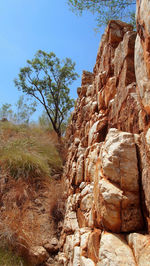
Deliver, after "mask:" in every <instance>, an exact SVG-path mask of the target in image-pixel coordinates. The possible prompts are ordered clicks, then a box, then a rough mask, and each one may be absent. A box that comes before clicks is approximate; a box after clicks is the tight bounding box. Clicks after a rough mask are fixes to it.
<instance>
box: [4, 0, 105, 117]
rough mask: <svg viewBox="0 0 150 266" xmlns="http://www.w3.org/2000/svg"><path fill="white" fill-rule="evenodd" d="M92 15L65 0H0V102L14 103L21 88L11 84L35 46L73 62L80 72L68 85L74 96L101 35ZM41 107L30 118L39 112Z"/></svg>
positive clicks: (91, 62)
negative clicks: (79, 13) (77, 11)
mask: <svg viewBox="0 0 150 266" xmlns="http://www.w3.org/2000/svg"><path fill="white" fill-rule="evenodd" d="M95 27H96V22H95V18H94V17H93V15H92V14H90V13H84V15H83V16H76V15H75V14H74V13H72V12H71V10H70V9H69V6H68V5H67V0H1V1H0V106H1V105H2V104H4V103H10V104H15V103H16V102H17V100H18V98H19V96H20V95H22V93H21V92H18V90H17V88H15V86H14V82H13V80H14V79H15V78H17V75H18V73H19V70H20V68H21V67H24V66H26V60H27V59H32V58H33V57H34V54H35V53H36V51H37V50H39V49H41V50H44V51H46V52H54V53H55V54H56V56H57V57H59V58H61V59H63V58H65V57H70V58H71V59H72V60H73V61H75V62H76V72H77V73H78V74H79V75H80V77H79V78H78V80H77V81H75V82H74V83H73V85H72V86H71V91H70V95H71V97H73V98H77V93H76V90H77V87H79V86H80V84H81V76H82V71H83V70H88V71H92V70H93V67H94V65H95V62H96V55H97V50H98V46H99V42H100V39H101V34H102V33H103V32H104V28H102V29H101V30H100V32H98V33H96V32H95V31H94V28H95ZM41 110H42V108H41V107H40V106H38V112H36V114H35V115H34V119H35V120H37V117H38V116H39V115H40V113H41Z"/></svg>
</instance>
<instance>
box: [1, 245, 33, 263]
mask: <svg viewBox="0 0 150 266" xmlns="http://www.w3.org/2000/svg"><path fill="white" fill-rule="evenodd" d="M0 266H29V264H28V265H27V263H26V262H25V261H24V260H23V258H21V257H19V256H17V255H16V254H14V252H13V251H11V250H9V249H7V248H6V247H5V248H4V247H0Z"/></svg>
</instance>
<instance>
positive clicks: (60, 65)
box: [15, 50, 78, 138]
mask: <svg viewBox="0 0 150 266" xmlns="http://www.w3.org/2000/svg"><path fill="white" fill-rule="evenodd" d="M77 77H78V75H77V73H76V72H75V63H74V62H72V60H71V59H70V58H65V59H64V60H62V61H61V60H60V59H59V58H57V57H56V55H55V54H54V53H52V52H51V53H46V52H44V51H41V50H39V51H38V52H37V53H36V54H35V57H34V58H33V59H32V60H27V66H26V67H24V68H21V69H20V73H19V76H18V79H15V85H16V87H17V88H18V89H19V90H22V91H23V92H24V93H26V94H27V95H30V96H32V97H33V98H35V99H36V100H37V101H38V102H40V104H41V105H42V106H43V107H44V109H45V111H46V113H47V115H48V117H49V120H50V122H51V123H52V126H53V129H54V130H55V132H56V133H57V135H58V137H59V138H60V137H61V125H62V123H63V121H64V119H65V117H66V116H67V114H68V111H69V110H70V109H71V108H72V107H73V106H74V100H73V99H71V98H70V96H69V92H70V89H69V87H68V86H69V85H70V84H72V82H73V81H74V80H76V79H77Z"/></svg>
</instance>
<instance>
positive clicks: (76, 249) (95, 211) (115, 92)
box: [58, 0, 150, 266]
mask: <svg viewBox="0 0 150 266" xmlns="http://www.w3.org/2000/svg"><path fill="white" fill-rule="evenodd" d="M145 6H147V7H149V3H148V0H143V1H139V3H138V7H137V10H138V11H137V25H144V29H145V32H146V33H145V35H144V36H145V37H144V38H143V35H141V34H142V33H141V28H138V35H137V34H136V32H134V31H133V30H132V26H131V25H128V24H126V23H123V22H121V21H110V23H109V25H108V27H107V29H106V31H105V34H104V35H103V37H102V41H101V44H100V47H99V50H98V55H97V59H96V65H95V67H94V70H93V73H90V72H87V71H84V72H83V76H82V86H81V87H80V88H78V90H77V92H78V99H77V103H76V107H75V110H74V111H73V114H72V120H71V123H70V125H69V127H68V130H67V141H68V157H67V162H66V167H65V172H64V185H65V186H66V190H67V193H68V197H67V201H66V215H65V220H64V227H63V230H62V233H61V241H60V250H61V253H60V254H59V258H60V259H59V258H58V260H59V262H61V263H62V265H70V266H71V265H74V266H75V265H77V266H78V265H79V266H80V265H97V266H102V265H116V266H118V265H148V264H147V262H146V256H147V257H149V248H150V245H149V236H148V231H147V229H148V227H147V224H149V210H150V200H149V191H150V189H149V184H150V183H149V172H150V171H149V154H150V153H149V148H150V131H149V130H148V125H149V117H148V115H149V114H148V106H150V104H149V99H148V97H149V96H148V95H149V87H148V86H149V54H148V53H149V48H148V47H149V46H148V43H149V36H150V35H149V27H150V26H149V18H148V19H147V16H148V14H149V13H148V12H149V11H146V13H145V15H142V14H143V12H144V9H145ZM149 10H150V9H149ZM146 14H147V15H146ZM142 23H143V24H142ZM139 27H140V26H139ZM136 35H137V36H136ZM135 40H136V46H135ZM134 47H135V49H134ZM134 50H135V67H134ZM139 60H141V61H139ZM141 62H142V63H141ZM143 65H144V67H143ZM141 67H142V70H140V68H141ZM142 71H144V72H143V74H142ZM145 77H146V78H145ZM145 80H146V81H145ZM136 81H137V83H136ZM144 82H147V83H144ZM143 84H146V86H147V87H144V86H145V85H143ZM141 232H144V234H142V233H141ZM142 251H143V253H142Z"/></svg>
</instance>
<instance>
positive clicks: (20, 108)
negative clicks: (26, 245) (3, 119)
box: [14, 95, 36, 124]
mask: <svg viewBox="0 0 150 266" xmlns="http://www.w3.org/2000/svg"><path fill="white" fill-rule="evenodd" d="M16 107H17V111H16V113H15V114H14V121H15V122H16V123H17V124H21V123H24V124H28V123H29V119H30V117H31V116H32V115H33V113H34V112H35V111H36V108H35V107H36V102H30V104H27V102H26V101H25V98H24V96H23V95H22V96H20V98H19V100H18V101H17V103H16Z"/></svg>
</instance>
